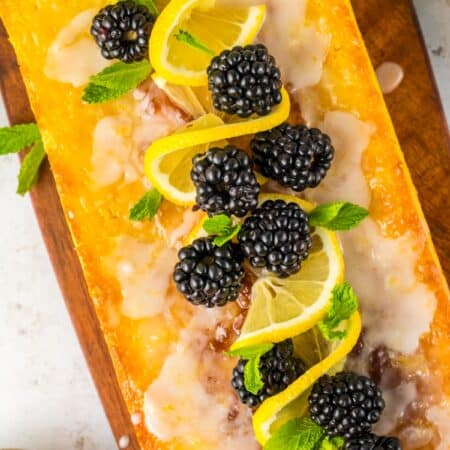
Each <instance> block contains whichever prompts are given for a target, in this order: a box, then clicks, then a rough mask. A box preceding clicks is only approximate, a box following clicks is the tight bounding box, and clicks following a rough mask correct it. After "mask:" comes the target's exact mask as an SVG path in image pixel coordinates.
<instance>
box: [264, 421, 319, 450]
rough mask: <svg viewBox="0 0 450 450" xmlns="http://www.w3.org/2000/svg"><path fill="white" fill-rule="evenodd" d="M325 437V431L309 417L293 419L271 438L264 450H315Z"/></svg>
mask: <svg viewBox="0 0 450 450" xmlns="http://www.w3.org/2000/svg"><path fill="white" fill-rule="evenodd" d="M324 436H325V430H324V429H323V428H322V427H320V426H319V425H317V424H316V423H315V422H313V421H312V420H311V419H310V418H309V417H303V418H298V419H293V420H291V421H289V422H287V423H286V424H284V425H283V426H281V427H280V428H279V429H278V430H277V431H276V432H275V433H274V434H273V435H272V436H271V437H270V439H269V440H268V441H267V443H266V445H265V446H264V450H315V449H316V448H318V447H319V445H320V443H321V441H322V439H323V438H324Z"/></svg>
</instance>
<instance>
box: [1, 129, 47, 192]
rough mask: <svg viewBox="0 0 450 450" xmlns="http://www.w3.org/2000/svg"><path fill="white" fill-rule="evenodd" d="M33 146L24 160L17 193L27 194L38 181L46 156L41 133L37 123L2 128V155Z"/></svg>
mask: <svg viewBox="0 0 450 450" xmlns="http://www.w3.org/2000/svg"><path fill="white" fill-rule="evenodd" d="M30 146H32V147H31V149H30V151H29V152H28V154H27V155H26V156H25V158H24V159H23V161H22V164H21V166H20V172H19V176H18V186H17V193H18V194H20V195H25V194H26V193H27V192H28V191H29V190H30V189H31V188H32V187H33V186H34V185H35V184H36V182H37V180H38V175H39V168H40V167H41V164H42V161H43V160H44V158H45V149H44V144H43V143H42V138H41V133H40V131H39V128H38V126H37V125H36V124H35V123H29V124H23V125H14V126H12V127H5V128H0V155H8V154H12V153H18V152H20V151H22V150H25V149H26V148H28V147H30Z"/></svg>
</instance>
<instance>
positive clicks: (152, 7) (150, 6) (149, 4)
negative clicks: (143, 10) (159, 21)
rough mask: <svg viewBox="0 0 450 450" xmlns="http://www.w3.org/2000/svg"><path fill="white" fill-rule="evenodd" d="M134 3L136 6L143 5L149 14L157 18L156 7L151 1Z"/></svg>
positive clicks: (137, 0)
mask: <svg viewBox="0 0 450 450" xmlns="http://www.w3.org/2000/svg"><path fill="white" fill-rule="evenodd" d="M134 3H137V4H138V5H144V6H146V7H147V9H148V10H149V11H150V14H152V15H154V16H157V15H159V11H158V7H157V6H156V4H155V2H154V1H153V0H134Z"/></svg>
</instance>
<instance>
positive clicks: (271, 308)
mask: <svg viewBox="0 0 450 450" xmlns="http://www.w3.org/2000/svg"><path fill="white" fill-rule="evenodd" d="M269 199H270V200H276V199H283V200H285V201H286V202H295V203H297V204H298V205H299V206H300V207H301V208H303V209H304V210H305V211H306V212H309V211H311V210H312V209H313V207H314V205H312V204H311V203H308V202H306V201H304V200H300V199H298V198H296V197H292V196H290V195H280V194H277V195H272V194H264V195H261V196H260V201H261V202H263V201H265V200H269ZM312 238H313V247H312V248H311V250H310V255H309V257H308V258H307V259H306V260H305V261H303V263H302V268H301V270H300V272H298V273H296V274H294V275H291V276H290V277H288V278H278V277H276V276H275V275H273V274H271V273H267V272H266V273H261V274H260V276H259V278H258V279H257V281H256V282H255V283H254V284H253V287H252V294H251V297H252V303H251V306H250V309H249V311H248V314H247V317H246V319H245V322H244V325H243V327H242V330H241V335H240V336H239V339H238V340H237V341H236V342H235V343H234V344H233V346H232V350H235V349H237V348H242V347H247V346H250V345H256V344H259V343H263V342H281V341H283V340H284V339H287V338H289V337H292V336H296V335H299V334H301V333H303V332H305V331H307V330H308V329H310V328H312V327H313V326H314V325H315V324H316V322H318V321H319V320H320V319H321V318H322V317H323V316H324V315H325V313H326V310H327V307H328V305H329V301H330V298H331V292H332V290H333V288H334V287H335V286H336V284H338V283H340V282H341V281H343V278H344V260H343V257H342V252H341V249H340V246H339V242H338V240H337V238H336V235H335V233H333V232H331V231H329V230H326V229H324V228H319V227H317V228H316V229H315V230H314V232H313V234H312Z"/></svg>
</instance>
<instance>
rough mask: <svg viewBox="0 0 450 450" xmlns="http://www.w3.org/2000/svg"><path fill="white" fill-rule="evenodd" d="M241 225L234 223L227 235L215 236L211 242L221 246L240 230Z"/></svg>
mask: <svg viewBox="0 0 450 450" xmlns="http://www.w3.org/2000/svg"><path fill="white" fill-rule="evenodd" d="M241 226H242V225H235V226H234V227H233V228H232V229H231V232H230V233H228V234H227V235H225V236H217V237H216V238H214V240H213V244H214V245H217V247H222V246H223V245H225V244H226V243H227V242H228V241H231V240H232V239H233V238H234V237H235V236H237V235H238V233H239V231H241Z"/></svg>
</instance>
